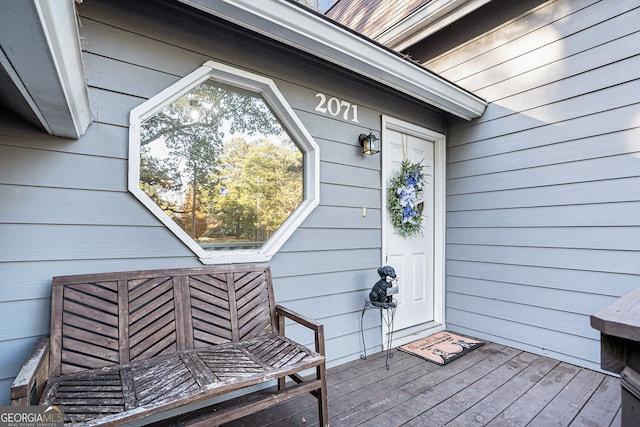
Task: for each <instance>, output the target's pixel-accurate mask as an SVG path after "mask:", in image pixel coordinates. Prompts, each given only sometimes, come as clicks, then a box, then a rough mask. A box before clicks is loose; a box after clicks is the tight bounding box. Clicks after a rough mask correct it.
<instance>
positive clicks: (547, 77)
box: [420, 0, 640, 369]
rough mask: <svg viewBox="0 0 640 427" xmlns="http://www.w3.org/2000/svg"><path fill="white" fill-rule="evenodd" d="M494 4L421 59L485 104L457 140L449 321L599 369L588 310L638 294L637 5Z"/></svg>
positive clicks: (454, 134)
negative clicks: (451, 42) (483, 24)
mask: <svg viewBox="0 0 640 427" xmlns="http://www.w3.org/2000/svg"><path fill="white" fill-rule="evenodd" d="M509 7H510V8H512V9H513V10H515V7H516V6H509ZM488 8H489V10H488V11H487V12H486V13H488V14H489V15H492V17H491V22H494V23H495V25H494V26H493V27H492V28H491V29H488V30H486V31H485V32H484V33H482V34H477V33H473V29H472V28H469V29H465V28H464V24H460V25H459V26H458V27H457V29H458V31H457V32H456V34H455V37H458V39H457V40H461V41H460V42H459V43H458V45H457V46H452V47H450V48H448V49H447V50H446V51H442V52H437V53H435V54H434V56H433V57H432V58H425V60H424V61H425V63H426V64H427V65H428V66H429V67H431V68H432V69H433V70H434V71H437V72H441V73H442V75H443V76H444V77H446V78H449V79H451V80H453V81H455V82H457V83H458V84H460V85H462V86H463V87H465V88H467V89H469V90H472V91H475V93H476V94H478V95H480V96H483V97H485V98H486V99H487V101H489V103H490V104H489V107H488V109H487V111H486V113H485V114H484V115H483V117H481V118H479V119H477V120H473V121H471V122H468V123H456V124H454V125H452V126H451V127H450V129H449V132H448V150H447V161H448V171H447V178H448V180H447V227H448V229H447V252H446V257H447V263H446V274H447V281H446V287H447V293H446V301H447V308H446V321H447V325H448V326H449V328H451V329H454V330H458V331H460V332H466V333H470V334H472V335H475V336H479V337H485V338H486V339H492V340H495V341H498V342H502V343H504V344H507V345H514V346H516V347H519V348H522V349H525V350H528V351H534V352H536V353H540V354H547V355H550V356H552V357H557V358H559V359H561V360H565V361H568V362H571V363H578V364H581V365H584V366H588V367H591V368H594V369H597V368H598V367H599V335H598V333H597V331H596V330H594V329H592V328H591V327H590V324H589V316H590V315H591V314H593V313H595V312H596V311H598V310H599V309H600V308H602V307H604V306H605V305H607V304H609V303H610V302H612V301H613V300H614V299H615V298H617V297H619V296H621V295H623V294H625V293H627V292H628V291H630V290H632V289H634V288H636V287H638V286H640V280H638V277H640V255H639V254H640V252H639V251H638V249H640V238H638V236H640V215H639V214H638V212H639V211H640V190H639V189H638V188H639V184H640V143H639V140H640V138H639V136H640V98H638V96H637V94H638V93H640V80H639V76H638V72H637V70H638V65H640V62H638V61H639V60H640V38H639V37H640V8H638V5H637V2H629V1H620V2H596V1H589V0H584V1H569V0H558V1H555V2H545V3H541V4H539V5H537V6H535V8H534V7H532V8H531V10H529V11H525V12H524V13H523V12H522V11H520V13H518V14H511V13H510V12H511V9H509V8H506V9H502V10H501V9H500V8H499V7H495V6H494V7H493V9H492V6H491V4H490V5H489V6H488ZM500 16H504V17H505V19H504V20H503V21H500V19H499V17H500ZM474 19H478V17H476V18H474ZM463 22H464V21H463ZM465 34H466V35H467V37H468V38H467V39H465V41H462V39H463V38H464V36H465ZM452 36H453V35H452ZM438 37H440V39H438V40H441V41H442V40H443V39H446V37H447V34H446V30H445V33H443V34H442V35H440V36H438ZM420 49H421V51H422V52H424V53H425V54H426V53H428V51H429V47H428V44H427V43H425V44H422V45H421V46H420Z"/></svg>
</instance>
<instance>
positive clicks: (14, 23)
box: [0, 0, 91, 139]
mask: <svg viewBox="0 0 640 427" xmlns="http://www.w3.org/2000/svg"><path fill="white" fill-rule="evenodd" d="M13 4H16V5H17V2H13ZM0 21H2V26H3V27H4V30H5V31H2V32H0V44H1V47H2V51H3V55H2V58H1V59H2V61H0V62H1V63H2V66H3V67H5V69H6V70H7V73H8V75H9V76H10V77H11V79H12V80H13V83H14V85H15V86H16V87H17V88H18V90H19V91H20V93H21V94H22V96H23V97H24V99H25V101H26V103H27V104H28V105H29V107H30V108H31V109H32V110H33V112H34V114H35V115H36V117H37V118H38V120H39V121H40V122H41V124H42V126H43V127H44V128H45V130H46V131H47V132H48V133H50V134H52V135H56V136H62V137H66V138H73V139H77V138H79V137H80V136H82V134H83V133H84V132H85V131H86V129H87V127H88V126H89V124H90V123H91V109H90V105H89V94H88V90H87V84H86V80H85V76H84V67H83V64H82V53H81V49H80V38H79V33H78V25H77V20H76V11H75V6H74V2H73V0H62V1H61V0H28V1H24V2H21V4H20V5H17V6H15V7H14V8H13V9H10V8H9V9H7V10H4V11H3V16H2V17H1V18H0Z"/></svg>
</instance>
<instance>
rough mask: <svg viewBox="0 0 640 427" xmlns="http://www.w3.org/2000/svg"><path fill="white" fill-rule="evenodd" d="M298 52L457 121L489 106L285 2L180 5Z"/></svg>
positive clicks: (227, 0) (205, 0)
mask: <svg viewBox="0 0 640 427" xmlns="http://www.w3.org/2000/svg"><path fill="white" fill-rule="evenodd" d="M178 1H180V2H182V3H185V4H188V5H190V6H192V7H194V8H197V9H200V10H202V11H204V12H206V13H208V14H210V15H213V16H217V17H219V18H222V19H225V20H227V21H230V22H233V23H235V24H237V25H240V26H242V27H244V28H248V29H250V30H252V31H255V32H257V33H259V34H262V35H264V36H267V37H269V38H272V39H275V40H278V41H280V42H282V43H284V44H286V45H289V46H292V47H295V48H297V49H300V50H302V51H304V52H307V53H310V54H312V55H314V56H317V57H320V58H322V59H324V60H326V61H328V62H331V63H334V64H336V65H339V66H341V67H343V68H346V69H348V70H351V71H353V72H355V73H357V74H360V75H362V76H365V77H368V78H370V79H372V80H375V81H377V82H380V83H381V84H383V85H386V86H388V87H391V88H394V89H396V90H398V91H400V92H403V93H406V94H408V95H410V96H412V97H414V98H416V99H419V100H420V101H423V102H426V103H428V104H430V105H433V106H435V107H438V108H440V109H442V110H444V111H447V112H449V113H451V114H453V115H455V116H457V117H460V118H463V119H466V120H471V119H474V118H476V117H479V116H480V115H482V113H483V112H484V110H485V108H486V105H487V104H486V102H485V101H483V100H482V99H480V98H479V97H477V96H475V95H473V94H472V93H470V92H467V91H465V90H464V89H462V88H460V87H458V86H456V85H455V84H453V83H451V82H449V81H447V80H445V79H443V78H441V77H439V76H438V75H436V74H434V73H431V72H430V71H428V70H426V69H424V68H422V67H420V66H418V65H417V64H414V63H412V62H410V61H407V60H405V59H402V58H401V57H399V56H398V55H396V54H395V53H393V52H390V51H388V50H387V49H385V48H383V47H381V46H378V45H376V44H375V43H372V42H370V41H368V40H366V39H365V38H363V37H360V36H358V35H356V34H353V33H352V32H350V31H348V30H346V29H344V28H342V27H340V26H338V25H334V24H332V23H331V22H330V21H329V20H327V19H324V18H322V17H321V16H318V15H316V14H314V13H312V12H310V11H308V10H306V9H305V8H302V7H297V6H296V5H292V4H290V3H288V2H287V1H286V0H261V1H255V0H178Z"/></svg>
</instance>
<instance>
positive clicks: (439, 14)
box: [374, 0, 491, 51]
mask: <svg viewBox="0 0 640 427" xmlns="http://www.w3.org/2000/svg"><path fill="white" fill-rule="evenodd" d="M490 1H491V0H432V1H430V2H429V3H427V4H425V5H424V6H423V7H421V8H420V9H418V10H417V11H416V12H414V13H413V14H411V15H410V16H409V17H407V18H406V19H403V20H402V21H400V22H399V23H397V24H396V25H393V26H392V27H390V28H388V29H387V30H385V31H384V32H382V33H381V34H378V35H376V36H375V37H374V39H375V40H376V41H377V42H379V43H382V44H383V45H385V46H388V47H390V48H391V49H394V50H397V51H402V50H405V49H406V48H408V47H410V46H411V45H413V44H415V43H417V42H419V41H420V40H422V39H425V38H426V37H428V36H429V35H431V34H433V33H435V32H436V31H438V30H440V29H442V28H444V27H446V26H447V25H450V24H452V23H453V22H455V21H457V20H458V19H460V18H462V17H463V16H465V15H468V14H469V13H471V12H473V11H474V10H476V9H478V8H479V7H481V6H484V5H485V4H487V3H489V2H490Z"/></svg>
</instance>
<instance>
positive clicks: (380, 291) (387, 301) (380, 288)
mask: <svg viewBox="0 0 640 427" xmlns="http://www.w3.org/2000/svg"><path fill="white" fill-rule="evenodd" d="M378 274H379V275H380V280H378V281H377V282H376V284H375V285H373V288H372V289H371V292H370V293H369V301H371V303H372V304H373V305H391V304H393V296H391V295H387V289H388V288H390V287H391V286H392V285H391V282H393V281H394V280H395V279H396V271H395V270H394V269H393V267H391V266H388V265H385V266H384V267H380V268H379V269H378Z"/></svg>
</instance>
